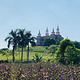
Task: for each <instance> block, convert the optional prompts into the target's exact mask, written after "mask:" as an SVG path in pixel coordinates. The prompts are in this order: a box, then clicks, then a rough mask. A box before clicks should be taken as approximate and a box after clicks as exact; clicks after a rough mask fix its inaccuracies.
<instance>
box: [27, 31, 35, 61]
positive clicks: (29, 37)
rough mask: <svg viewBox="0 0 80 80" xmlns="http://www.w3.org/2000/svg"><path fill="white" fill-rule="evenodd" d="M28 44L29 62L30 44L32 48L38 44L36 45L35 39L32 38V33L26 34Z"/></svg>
mask: <svg viewBox="0 0 80 80" xmlns="http://www.w3.org/2000/svg"><path fill="white" fill-rule="evenodd" d="M26 39H27V40H26V44H27V47H28V50H27V61H29V43H30V44H31V46H36V43H35V39H36V38H35V37H32V34H31V32H30V31H28V32H26Z"/></svg>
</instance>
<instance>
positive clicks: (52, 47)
mask: <svg viewBox="0 0 80 80" xmlns="http://www.w3.org/2000/svg"><path fill="white" fill-rule="evenodd" d="M57 47H58V46H57V45H50V46H49V47H48V50H49V52H50V53H52V54H54V53H55V51H56V50H57Z"/></svg>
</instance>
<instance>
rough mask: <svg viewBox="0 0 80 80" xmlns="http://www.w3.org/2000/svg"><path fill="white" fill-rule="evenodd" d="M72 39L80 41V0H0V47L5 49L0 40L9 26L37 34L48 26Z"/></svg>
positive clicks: (42, 32)
mask: <svg viewBox="0 0 80 80" xmlns="http://www.w3.org/2000/svg"><path fill="white" fill-rule="evenodd" d="M57 25H59V28H60V34H61V35H62V36H63V37H64V38H66V37H67V36H68V38H69V39H71V40H72V41H75V40H76V41H80V0H0V48H6V47H7V42H5V41H4V39H5V38H6V37H7V36H8V34H9V32H10V31H11V30H12V29H13V30H15V29H17V28H20V29H24V28H25V29H26V31H27V30H28V31H31V33H32V35H33V36H37V34H38V32H39V30H40V32H41V35H42V36H43V35H45V31H46V28H47V27H48V30H49V34H51V32H52V29H53V28H54V31H55V32H56V28H57Z"/></svg>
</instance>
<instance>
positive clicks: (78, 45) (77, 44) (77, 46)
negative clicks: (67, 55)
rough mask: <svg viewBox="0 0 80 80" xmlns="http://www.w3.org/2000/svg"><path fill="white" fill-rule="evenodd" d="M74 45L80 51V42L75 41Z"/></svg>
mask: <svg viewBox="0 0 80 80" xmlns="http://www.w3.org/2000/svg"><path fill="white" fill-rule="evenodd" d="M73 44H74V45H75V47H76V48H78V49H80V42H78V41H73Z"/></svg>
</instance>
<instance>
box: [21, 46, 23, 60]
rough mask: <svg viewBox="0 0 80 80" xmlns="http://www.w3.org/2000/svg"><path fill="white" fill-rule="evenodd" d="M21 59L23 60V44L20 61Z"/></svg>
mask: <svg viewBox="0 0 80 80" xmlns="http://www.w3.org/2000/svg"><path fill="white" fill-rule="evenodd" d="M22 60H23V46H22V54H21V62H22Z"/></svg>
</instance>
